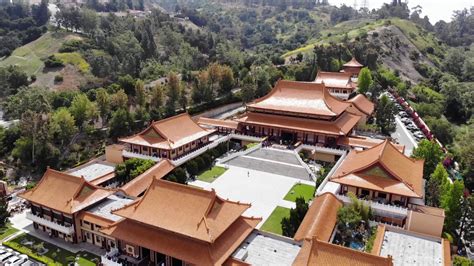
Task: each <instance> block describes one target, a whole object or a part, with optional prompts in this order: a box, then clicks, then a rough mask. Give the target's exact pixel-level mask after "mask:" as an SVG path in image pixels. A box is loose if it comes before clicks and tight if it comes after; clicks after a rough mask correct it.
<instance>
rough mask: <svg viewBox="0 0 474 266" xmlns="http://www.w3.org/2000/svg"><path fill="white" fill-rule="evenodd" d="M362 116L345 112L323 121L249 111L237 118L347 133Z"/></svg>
mask: <svg viewBox="0 0 474 266" xmlns="http://www.w3.org/2000/svg"><path fill="white" fill-rule="evenodd" d="M359 119H360V116H357V115H354V114H351V113H348V112H344V113H343V114H342V115H341V116H340V117H339V118H337V120H336V121H321V120H316V119H310V118H299V117H291V116H284V115H273V114H264V113H256V112H248V113H247V114H246V115H245V116H243V117H241V118H239V119H236V121H238V122H242V123H246V124H253V125H262V126H270V127H277V128H283V129H292V130H301V131H307V132H314V133H323V134H331V135H347V133H349V132H350V131H351V130H352V129H353V128H354V126H355V125H356V124H357V122H358V121H359Z"/></svg>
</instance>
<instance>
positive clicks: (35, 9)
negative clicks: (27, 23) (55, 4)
mask: <svg viewBox="0 0 474 266" xmlns="http://www.w3.org/2000/svg"><path fill="white" fill-rule="evenodd" d="M31 13H32V15H33V19H34V20H35V21H36V25H38V26H42V25H44V24H46V22H48V20H49V12H48V0H41V3H40V4H39V5H33V6H32V8H31Z"/></svg>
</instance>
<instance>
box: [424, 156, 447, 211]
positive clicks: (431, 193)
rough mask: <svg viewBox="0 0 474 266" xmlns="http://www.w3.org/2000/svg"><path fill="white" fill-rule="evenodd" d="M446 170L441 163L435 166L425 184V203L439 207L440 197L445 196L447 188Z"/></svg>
mask: <svg viewBox="0 0 474 266" xmlns="http://www.w3.org/2000/svg"><path fill="white" fill-rule="evenodd" d="M448 178H449V176H448V172H447V171H446V169H445V168H444V166H443V164H442V163H439V164H438V165H437V166H436V169H435V171H434V172H433V173H432V174H431V177H430V180H429V181H428V182H427V184H426V204H427V205H429V206H433V207H439V206H440V204H441V199H443V198H444V197H446V193H447V192H448V190H449V180H448Z"/></svg>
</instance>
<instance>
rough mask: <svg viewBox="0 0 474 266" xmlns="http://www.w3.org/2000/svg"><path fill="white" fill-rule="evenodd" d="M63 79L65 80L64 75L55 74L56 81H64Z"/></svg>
mask: <svg viewBox="0 0 474 266" xmlns="http://www.w3.org/2000/svg"><path fill="white" fill-rule="evenodd" d="M63 81H64V78H63V76H61V75H56V76H54V83H60V82H63Z"/></svg>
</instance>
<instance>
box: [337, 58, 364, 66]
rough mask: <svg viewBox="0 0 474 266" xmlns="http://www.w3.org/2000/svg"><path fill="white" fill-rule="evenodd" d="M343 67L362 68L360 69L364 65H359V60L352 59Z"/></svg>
mask: <svg viewBox="0 0 474 266" xmlns="http://www.w3.org/2000/svg"><path fill="white" fill-rule="evenodd" d="M342 66H344V67H360V68H362V67H364V65H362V64H361V63H359V62H358V61H357V59H355V57H352V59H351V60H350V61H349V62H347V63H345V64H344V65H342Z"/></svg>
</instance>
